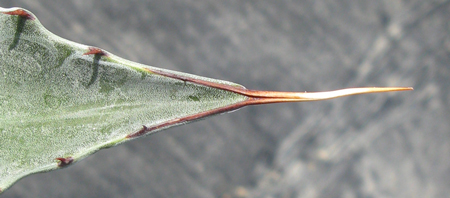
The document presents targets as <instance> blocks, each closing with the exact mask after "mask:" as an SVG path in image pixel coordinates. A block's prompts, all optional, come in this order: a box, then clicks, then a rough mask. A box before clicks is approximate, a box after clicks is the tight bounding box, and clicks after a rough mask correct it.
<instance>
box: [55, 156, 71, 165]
mask: <svg viewBox="0 0 450 198" xmlns="http://www.w3.org/2000/svg"><path fill="white" fill-rule="evenodd" d="M56 160H58V161H59V162H58V167H66V166H68V165H70V164H72V162H73V157H66V158H64V157H58V158H56Z"/></svg>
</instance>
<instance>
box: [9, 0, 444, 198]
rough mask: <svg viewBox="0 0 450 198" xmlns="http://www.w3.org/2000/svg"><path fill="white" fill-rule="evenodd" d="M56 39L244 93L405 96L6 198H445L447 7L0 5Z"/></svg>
mask: <svg viewBox="0 0 450 198" xmlns="http://www.w3.org/2000/svg"><path fill="white" fill-rule="evenodd" d="M0 6H2V7H11V6H20V7H24V8H26V9H29V10H31V11H32V12H34V13H35V14H36V15H37V16H38V17H39V19H40V20H41V22H42V23H43V24H44V26H46V27H47V28H48V29H50V30H51V31H52V32H54V33H56V34H57V35H60V36H62V37H64V38H67V39H70V40H74V41H77V42H80V43H84V44H88V45H94V46H99V47H101V48H104V49H106V50H108V51H110V52H112V53H114V54H116V55H119V56H122V57H124V58H127V59H131V60H134V61H137V62H141V63H145V64H148V65H153V66H158V67H164V68H168V69H174V70H179V71H184V72H189V73H195V74H198V75H203V76H208V77H213V78H218V79H224V80H229V81H233V82H237V83H240V84H243V85H245V86H246V87H248V88H251V89H268V90H280V91H289V90H292V91H294V90H295V91H325V90H332V89H339V88H344V87H357V86H413V87H414V88H415V90H414V91H413V92H402V93H386V94H371V95H364V96H354V97H347V98H342V99H336V100H329V101H322V102H312V103H298V104H274V105H268V106H254V107H247V108H244V109H241V110H239V111H238V112H234V113H232V114H225V115H219V116H215V117H212V118H208V119H206V120H202V121H200V122H195V123H192V124H189V125H185V126H180V127H175V128H171V129H169V130H166V131H163V132H161V133H158V134H155V135H151V136H148V137H145V138H141V139H139V140H135V141H132V142H128V143H126V144H123V145H120V146H118V147H115V148H111V149H107V150H103V151H100V152H98V153H97V154H95V155H93V156H91V157H89V158H87V159H85V160H83V161H81V162H79V163H77V164H75V165H74V166H71V167H69V168H67V169H63V170H58V171H53V172H49V173H43V174H36V175H32V176H29V177H26V178H24V179H22V180H20V181H19V182H18V183H16V184H15V185H14V186H13V187H12V188H11V189H9V190H8V191H7V192H5V193H4V194H3V195H2V197H223V198H228V197H449V194H450V179H449V178H450V104H449V102H450V88H449V87H450V22H449V21H450V1H444V0H426V1H425V0H410V1H404V0H359V1H357V0H334V1H327V0H304V1H293V0H279V1H274V0H253V1H251V0H249V1H244V0H153V1H146V0H105V1H95V0H2V1H1V2H0Z"/></svg>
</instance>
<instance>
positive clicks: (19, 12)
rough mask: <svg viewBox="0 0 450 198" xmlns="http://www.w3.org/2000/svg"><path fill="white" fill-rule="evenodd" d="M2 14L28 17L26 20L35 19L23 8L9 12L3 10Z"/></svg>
mask: <svg viewBox="0 0 450 198" xmlns="http://www.w3.org/2000/svg"><path fill="white" fill-rule="evenodd" d="M3 14H9V15H17V16H20V17H22V18H25V19H28V20H34V19H36V18H35V17H34V16H33V15H32V14H31V13H30V12H28V11H26V10H24V9H17V10H13V11H9V12H3Z"/></svg>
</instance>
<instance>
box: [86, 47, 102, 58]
mask: <svg viewBox="0 0 450 198" xmlns="http://www.w3.org/2000/svg"><path fill="white" fill-rule="evenodd" d="M91 54H95V55H99V56H108V53H106V52H105V51H103V50H102V49H100V48H98V47H89V51H88V52H86V53H84V54H83V55H91Z"/></svg>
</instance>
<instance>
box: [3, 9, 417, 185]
mask: <svg viewBox="0 0 450 198" xmlns="http://www.w3.org/2000/svg"><path fill="white" fill-rule="evenodd" d="M0 12H1V13H0V42H1V44H0V59H1V63H0V90H1V92H0V141H1V142H0V192H1V191H2V190H5V189H6V188H8V187H9V186H10V185H12V184H13V183H14V182H16V181H17V180H19V179H20V178H22V177H24V176H26V175H29V174H32V173H36V172H42V171H48V170H52V169H57V168H61V167H64V166H67V165H69V164H71V163H73V162H76V161H78V160H80V159H82V158H84V157H86V156H88V155H90V154H92V153H94V152H95V151H97V150H99V149H102V148H107V147H110V146H114V145H116V144H118V143H122V142H125V141H127V140H130V139H133V138H135V137H140V136H143V135H148V134H150V133H153V132H155V131H158V130H161V129H164V128H167V127H170V126H174V125H178V124H183V123H186V122H189V121H192V120H195V119H199V118H203V117H206V116H210V115H214V114H217V113H222V112H226V111H230V110H234V109H237V108H240V107H243V106H246V105H252V104H264V103H273V102H296V101H311V100H321V99H327V98H334V97H340V96H343V95H353V94H359V93H368V92H384V91H399V90H406V89H408V88H357V89H345V90H338V91H334V92H326V93H290V92H264V91H253V90H247V89H245V88H244V87H243V86H241V85H238V84H235V83H231V82H226V81H221V80H215V79H210V78H205V77H200V76H195V75H191V74H185V73H180V72H175V71H169V70H164V69H160V68H155V67H150V66H145V65H142V64H138V63H134V62H131V61H127V60H124V59H121V58H119V57H117V56H114V55H112V54H110V53H108V52H106V51H104V50H101V49H99V48H95V47H89V46H85V45H81V44H77V43H74V42H71V41H68V40H65V39H62V38H60V37H58V36H56V35H54V34H52V33H51V32H49V31H48V30H46V29H45V28H44V27H43V26H42V25H41V24H40V22H39V20H38V19H37V18H36V17H35V16H34V15H33V14H32V13H30V12H29V11H27V10H24V9H21V8H10V9H4V8H0Z"/></svg>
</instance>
